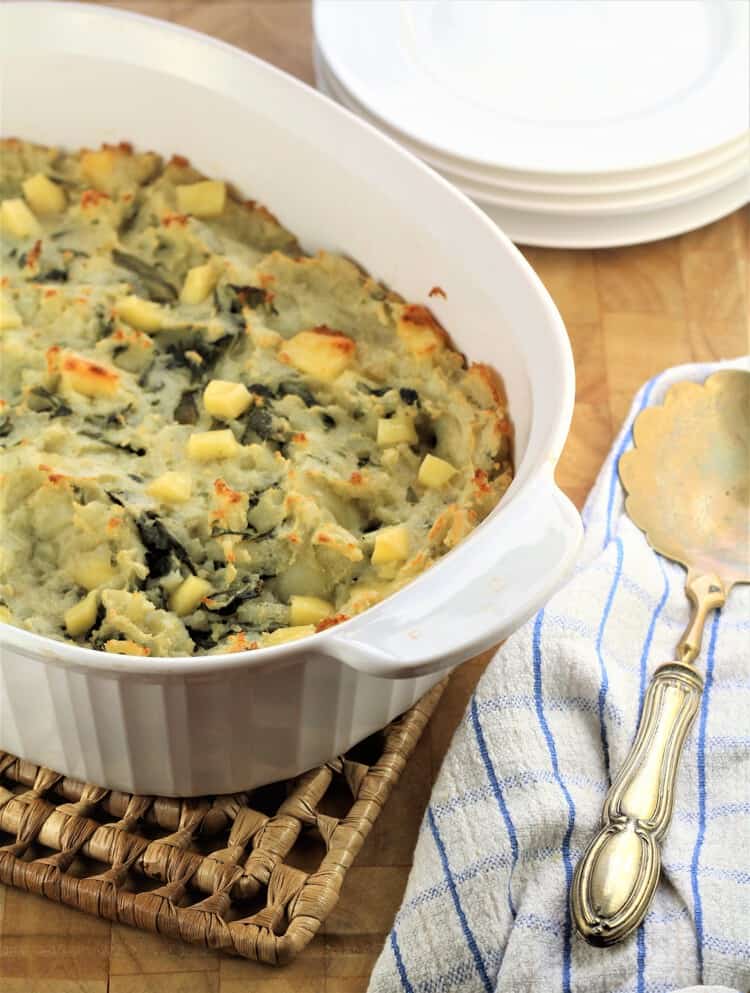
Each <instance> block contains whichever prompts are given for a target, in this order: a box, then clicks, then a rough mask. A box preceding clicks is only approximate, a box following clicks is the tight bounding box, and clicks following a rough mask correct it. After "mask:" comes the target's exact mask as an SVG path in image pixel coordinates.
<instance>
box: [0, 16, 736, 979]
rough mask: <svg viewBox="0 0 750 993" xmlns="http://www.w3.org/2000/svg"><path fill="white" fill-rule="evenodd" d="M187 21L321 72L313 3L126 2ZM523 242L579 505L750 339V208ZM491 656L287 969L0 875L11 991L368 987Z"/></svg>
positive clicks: (570, 485)
mask: <svg viewBox="0 0 750 993" xmlns="http://www.w3.org/2000/svg"><path fill="white" fill-rule="evenodd" d="M112 5H113V6H118V7H124V8H129V9H132V10H137V11H139V12H140V13H145V14H151V15H152V16H155V17H164V18H167V19H171V20H174V21H177V22H178V23H180V24H184V25H187V26H188V27H191V28H195V29H197V30H200V31H205V32H208V33H210V34H213V35H215V36H216V37H219V38H222V39H223V40H225V41H230V42H232V43H233V44H235V45H238V46H240V47H242V48H245V49H247V50H248V51H250V52H253V53H254V54H256V55H259V56H261V57H262V58H265V59H267V60H268V61H270V62H273V63H275V64H277V65H279V66H280V67H281V68H283V69H286V70H287V71H289V72H292V73H294V74H296V75H297V76H299V77H301V78H302V79H305V80H307V81H308V82H311V81H312V59H311V47H310V45H311V37H312V33H311V25H310V6H309V2H308V0H275V2H271V0H219V2H216V0H208V2H207V0H201V2H191V0H141V2H138V0H118V2H116V3H113V4H112ZM524 254H525V255H526V257H527V258H528V260H529V262H530V263H531V265H532V266H533V267H534V268H535V270H536V271H537V273H538V274H539V276H540V277H541V279H542V280H543V282H544V283H545V285H546V286H547V288H548V289H549V290H550V292H551V294H552V296H553V297H554V298H555V301H556V302H557V305H558V307H559V308H560V310H561V312H562V315H563V317H564V319H565V321H566V323H567V326H568V330H569V333H570V338H571V342H572V345H573V351H574V354H575V360H576V367H577V377H578V385H577V393H576V406H575V415H574V419H573V428H572V431H571V434H570V438H569V441H568V444H567V447H566V449H565V452H564V453H563V457H562V459H561V461H560V464H559V467H558V471H557V478H558V481H559V483H560V485H561V486H562V488H563V489H564V490H565V491H566V492H567V493H568V494H569V495H570V496H571V497H572V499H573V500H574V501H575V502H576V504H577V505H578V506H581V505H582V504H583V501H584V499H585V497H586V494H587V492H588V490H589V488H590V486H591V483H592V482H593V480H594V477H595V475H596V473H597V471H598V469H599V466H600V465H601V462H602V459H603V458H604V456H605V454H606V452H607V450H608V448H609V446H610V444H611V441H612V438H613V436H614V434H615V433H616V431H617V429H618V427H619V426H620V424H621V423H622V420H623V418H624V416H625V414H626V412H627V410H628V407H629V405H630V401H631V399H632V396H633V393H634V392H635V390H636V389H637V388H638V387H639V386H640V385H641V383H642V382H643V381H644V380H645V379H646V378H648V377H649V376H650V375H652V374H653V373H655V372H657V371H659V370H660V369H662V368H664V367H665V366H667V365H672V364H675V363H681V362H691V361H697V360H708V359H716V358H729V357H733V356H736V355H740V354H743V353H745V352H747V351H748V350H749V348H750V307H749V304H750V285H749V284H750V211H749V210H747V209H746V210H744V211H738V212H737V213H735V214H733V215H731V216H730V217H727V218H725V219H724V220H721V221H718V222H717V223H715V224H711V225H709V226H708V227H705V228H702V229H701V230H699V231H695V232H691V233H690V234H686V235H682V236H681V237H678V238H671V239H668V240H666V241H662V242H658V243H655V244H652V245H642V246H636V247H633V248H626V249H617V250H607V251H597V252H586V251H581V252H572V251H570V252H568V251H558V250H546V249H538V248H533V249H532V248H530V249H526V250H525V252H524ZM490 655H491V653H486V654H485V655H484V656H481V657H480V658H478V659H474V660H473V661H471V662H468V663H467V664H466V665H464V666H462V667H461V669H459V670H458V671H457V672H456V673H455V675H454V676H453V678H452V680H451V683H450V685H449V687H448V689H447V691H446V693H445V694H444V696H443V699H442V701H441V703H440V706H439V708H438V712H437V713H436V715H435V717H434V718H433V720H432V722H431V724H430V725H429V726H428V728H427V732H426V734H425V735H424V736H423V738H422V740H421V741H420V743H419V745H418V747H417V750H416V753H415V755H414V757H413V758H412V760H411V762H410V764H409V766H408V768H407V771H406V773H405V775H404V777H403V779H402V781H401V783H400V784H399V786H398V787H397V789H396V790H395V792H394V794H393V796H392V797H391V799H390V801H389V804H388V805H387V807H386V810H385V812H384V813H383V815H382V817H381V818H380V820H379V821H378V823H377V825H376V828H375V830H374V831H373V832H372V834H371V835H370V837H369V839H368V841H367V843H366V845H365V847H364V849H363V851H362V853H361V855H360V858H359V859H358V861H357V863H356V865H355V866H354V867H353V868H352V869H351V871H350V873H349V875H348V877H347V882H346V885H345V887H344V891H343V894H342V899H341V901H340V903H339V905H338V907H337V908H336V910H335V911H334V913H333V914H332V916H331V918H330V919H329V920H328V921H327V923H326V925H325V927H324V929H323V933H322V934H320V935H319V936H318V937H317V938H316V939H315V941H314V942H313V944H312V945H311V946H310V947H309V948H308V949H307V950H306V952H305V953H304V954H303V955H302V956H301V958H300V959H298V960H297V961H296V962H295V963H293V964H292V965H291V966H290V967H289V968H287V969H284V970H273V969H270V968H268V967H265V966H261V965H257V964H254V963H250V962H245V961H240V960H233V959H228V958H226V957H224V956H220V955H218V954H216V953H212V952H209V951H205V950H201V949H196V948H193V947H186V946H184V945H180V944H179V943H176V942H169V941H164V940H163V939H160V938H158V937H155V936H153V935H150V934H145V933H143V932H140V931H135V930H132V929H129V928H125V927H122V926H119V925H115V926H111V925H110V924H109V923H108V922H105V921H97V920H93V919H91V918H88V917H85V916H84V915H82V914H77V913H75V912H74V911H71V910H68V909H66V908H63V907H60V906H56V905H55V904H52V903H50V902H49V901H45V900H43V899H41V898H40V897H36V896H31V895H29V894H27V893H22V892H19V891H15V890H6V891H3V889H2V887H0V989H2V991H3V993H107V991H108V993H151V991H154V993H362V991H364V990H365V989H366V987H367V979H368V976H369V974H370V971H371V969H372V966H373V963H374V962H375V959H376V957H377V955H378V953H379V951H380V948H381V947H382V944H383V941H384V939H385V937H386V936H387V934H388V931H389V929H390V927H391V924H392V922H393V916H394V914H395V911H396V909H397V907H398V904H399V902H400V899H401V895H402V893H403V889H404V886H405V884H406V878H407V875H408V871H409V865H410V861H411V857H412V853H413V850H414V844H415V842H416V837H417V831H418V829H419V823H420V821H421V817H422V814H423V812H424V808H425V805H426V803H427V799H428V796H429V788H430V785H431V783H432V782H433V781H434V778H435V775H436V774H437V771H438V769H439V766H440V762H441V760H442V757H443V755H444V754H445V750H446V748H447V747H448V744H449V743H450V739H451V736H452V734H453V731H454V730H455V727H456V725H457V723H458V721H459V720H460V718H461V715H462V713H463V711H464V708H465V706H466V701H467V699H468V697H469V695H470V694H471V692H472V690H473V688H474V686H475V684H476V681H477V680H478V678H479V677H480V675H481V673H482V671H483V669H484V667H485V665H486V664H487V661H488V660H489V657H490Z"/></svg>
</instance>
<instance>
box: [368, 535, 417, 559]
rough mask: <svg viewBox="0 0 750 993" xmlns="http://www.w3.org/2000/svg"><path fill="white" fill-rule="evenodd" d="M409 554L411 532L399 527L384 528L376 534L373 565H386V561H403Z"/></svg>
mask: <svg viewBox="0 0 750 993" xmlns="http://www.w3.org/2000/svg"><path fill="white" fill-rule="evenodd" d="M408 555H409V532H408V530H407V529H406V528H405V527H403V525H399V526H398V527H392V528H383V529H382V530H381V531H379V532H378V534H377V535H376V536H375V547H374V549H373V552H372V559H371V561H372V564H373V565H385V563H386V562H401V561H403V560H404V559H405V558H407V557H408Z"/></svg>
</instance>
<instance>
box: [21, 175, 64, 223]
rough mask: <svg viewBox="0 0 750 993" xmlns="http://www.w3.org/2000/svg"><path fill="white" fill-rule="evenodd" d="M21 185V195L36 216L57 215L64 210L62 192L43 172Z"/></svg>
mask: <svg viewBox="0 0 750 993" xmlns="http://www.w3.org/2000/svg"><path fill="white" fill-rule="evenodd" d="M22 185H23V195H24V196H25V197H26V199H27V200H28V201H29V204H30V206H31V208H32V210H35V211H36V213H37V214H59V213H60V212H61V211H63V210H65V203H66V201H65V193H64V191H63V190H62V188H61V187H59V186H58V185H57V183H53V182H52V180H51V179H48V178H47V176H45V175H44V173H43V172H38V173H37V174H36V175H35V176H31V177H30V178H29V179H25V180H24V182H23V184H22Z"/></svg>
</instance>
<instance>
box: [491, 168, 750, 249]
mask: <svg viewBox="0 0 750 993" xmlns="http://www.w3.org/2000/svg"><path fill="white" fill-rule="evenodd" d="M748 201H750V178H749V177H748V176H747V174H746V175H744V176H741V177H740V178H739V179H736V180H735V181H734V182H732V183H729V184H728V185H726V186H722V187H721V189H719V190H715V191H714V192H713V193H707V194H705V195H703V196H699V197H696V198H695V199H693V200H689V201H687V202H686V203H680V204H676V205H673V206H671V207H662V208H657V209H655V210H649V211H644V212H638V211H635V212H632V211H625V212H623V213H621V214H607V215H599V216H597V215H590V216H586V215H572V214H559V213H554V212H552V211H548V212H546V213H540V212H538V211H531V210H520V209H514V208H511V207H498V206H495V205H493V204H490V203H483V202H482V201H481V200H476V201H475V202H476V203H477V204H478V205H479V206H480V207H481V208H482V210H484V211H485V213H486V214H487V215H488V216H489V217H491V218H492V219H493V220H494V221H495V222H496V223H497V224H498V225H499V226H500V227H501V228H502V230H503V231H505V233H506V234H507V235H509V236H510V237H511V238H512V239H513V241H515V242H516V243H517V244H519V245H538V246H540V247H544V248H614V247H619V246H623V245H637V244H641V243H643V242H647V241H658V240H659V239H660V238H670V237H672V236H673V235H677V234H682V233H683V232H684V231H692V230H693V229H694V228H700V227H703V225H704V224H710V223H711V222H712V221H716V220H718V219H719V218H720V217H724V216H725V215H726V214H731V213H732V211H733V210H737V209H738V208H739V207H742V206H743V205H744V204H746V203H748Z"/></svg>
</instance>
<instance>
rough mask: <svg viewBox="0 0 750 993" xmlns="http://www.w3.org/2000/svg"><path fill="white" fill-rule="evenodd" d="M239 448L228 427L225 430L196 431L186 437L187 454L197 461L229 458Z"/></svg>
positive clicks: (236, 452) (235, 453)
mask: <svg viewBox="0 0 750 993" xmlns="http://www.w3.org/2000/svg"><path fill="white" fill-rule="evenodd" d="M240 449H241V446H240V445H239V443H238V442H237V439H236V438H235V436H234V435H233V434H232V432H231V431H230V430H229V428H227V429H226V430H225V431H196V433H195V434H191V435H190V438H189V439H188V455H189V456H190V458H191V459H195V460H196V461H198V462H210V461H211V460H212V459H230V458H232V456H234V455H237V454H238V452H239V451H240Z"/></svg>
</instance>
